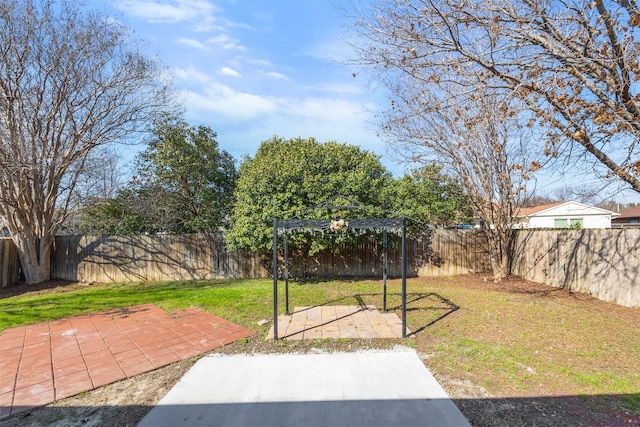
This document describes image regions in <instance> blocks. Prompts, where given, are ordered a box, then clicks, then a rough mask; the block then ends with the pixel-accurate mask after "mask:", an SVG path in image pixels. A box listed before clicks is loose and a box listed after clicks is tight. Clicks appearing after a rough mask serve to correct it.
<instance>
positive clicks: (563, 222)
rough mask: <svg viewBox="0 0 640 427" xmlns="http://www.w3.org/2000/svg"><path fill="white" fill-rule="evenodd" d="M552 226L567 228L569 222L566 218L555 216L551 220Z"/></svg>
mask: <svg viewBox="0 0 640 427" xmlns="http://www.w3.org/2000/svg"><path fill="white" fill-rule="evenodd" d="M553 227H554V228H569V223H568V222H567V219H566V218H555V219H554V220H553Z"/></svg>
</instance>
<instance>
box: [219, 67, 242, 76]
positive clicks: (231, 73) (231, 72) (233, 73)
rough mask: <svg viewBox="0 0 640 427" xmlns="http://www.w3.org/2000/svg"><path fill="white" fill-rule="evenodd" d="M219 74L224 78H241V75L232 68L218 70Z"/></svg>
mask: <svg viewBox="0 0 640 427" xmlns="http://www.w3.org/2000/svg"><path fill="white" fill-rule="evenodd" d="M220 74H223V75H225V76H231V77H240V76H241V74H240V73H239V72H237V71H236V70H234V69H233V68H229V67H222V68H221V69H220Z"/></svg>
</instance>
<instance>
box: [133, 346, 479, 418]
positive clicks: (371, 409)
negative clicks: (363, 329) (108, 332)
mask: <svg viewBox="0 0 640 427" xmlns="http://www.w3.org/2000/svg"><path fill="white" fill-rule="evenodd" d="M213 425H215V426H218V427H228V426H242V427H251V426H261V427H265V426H266V427H268V426H274V427H275V426H292V425H300V426H306V427H316V426H368V427H378V426H380V427H382V426H385V427H386V426H434V427H435V426H437V427H447V426H460V427H469V423H468V422H467V420H466V419H465V418H464V416H463V415H462V413H461V412H460V411H459V410H458V408H457V407H456V406H455V405H454V404H453V402H452V401H451V400H450V399H449V398H448V396H447V394H446V393H445V392H444V390H443V389H442V387H440V385H439V384H438V383H437V381H436V380H435V379H434V377H433V376H432V375H431V373H430V372H429V370H428V369H427V368H426V367H425V366H424V364H423V363H422V361H421V360H420V358H419V357H418V356H417V354H416V353H415V352H414V351H413V350H410V349H402V350H401V351H389V352H374V351H368V352H359V353H322V354H285V355H253V356H251V355H248V356H247V355H238V356H223V357H221V356H209V357H204V358H202V359H200V360H199V361H198V362H197V363H196V364H195V365H194V366H193V367H192V368H191V369H190V370H189V371H188V372H187V374H186V375H185V376H184V377H183V378H182V380H180V381H179V382H178V383H177V384H176V385H175V386H174V387H173V388H172V389H171V390H170V391H169V393H167V395H165V397H164V398H163V399H161V401H160V402H159V403H158V405H156V406H155V407H154V408H153V409H152V410H151V412H149V413H148V414H147V416H146V417H145V418H144V419H143V420H142V421H141V423H140V424H139V427H163V426H166V427H169V426H171V427H176V426H194V427H195V426H213Z"/></svg>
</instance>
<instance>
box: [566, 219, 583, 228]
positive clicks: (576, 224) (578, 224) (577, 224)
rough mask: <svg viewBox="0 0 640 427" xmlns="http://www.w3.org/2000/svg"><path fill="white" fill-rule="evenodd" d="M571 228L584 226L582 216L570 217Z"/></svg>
mask: <svg viewBox="0 0 640 427" xmlns="http://www.w3.org/2000/svg"><path fill="white" fill-rule="evenodd" d="M569 228H582V218H571V219H569Z"/></svg>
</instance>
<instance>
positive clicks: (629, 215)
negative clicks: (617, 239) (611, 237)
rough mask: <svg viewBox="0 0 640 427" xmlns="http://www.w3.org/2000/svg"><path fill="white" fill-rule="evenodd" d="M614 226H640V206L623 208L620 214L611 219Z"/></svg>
mask: <svg viewBox="0 0 640 427" xmlns="http://www.w3.org/2000/svg"><path fill="white" fill-rule="evenodd" d="M611 225H612V226H613V227H640V206H638V207H635V208H629V209H623V210H621V211H620V216H618V217H616V218H613V219H612V220H611Z"/></svg>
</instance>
